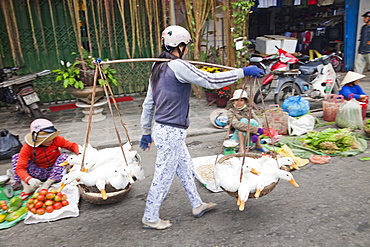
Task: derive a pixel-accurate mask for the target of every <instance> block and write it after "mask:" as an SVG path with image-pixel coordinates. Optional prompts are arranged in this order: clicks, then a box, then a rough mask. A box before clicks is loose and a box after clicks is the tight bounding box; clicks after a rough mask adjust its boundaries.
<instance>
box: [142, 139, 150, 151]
mask: <svg viewBox="0 0 370 247" xmlns="http://www.w3.org/2000/svg"><path fill="white" fill-rule="evenodd" d="M151 143H152V137H151V135H142V136H141V140H140V148H141V149H142V150H144V151H145V150H147V149H149V148H150V144H151Z"/></svg>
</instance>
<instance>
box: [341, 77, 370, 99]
mask: <svg viewBox="0 0 370 247" xmlns="http://www.w3.org/2000/svg"><path fill="white" fill-rule="evenodd" d="M364 77H365V75H362V74H359V73H356V72H353V71H348V72H347V74H346V76H345V77H344V79H343V81H342V83H341V85H342V89H341V90H340V91H339V94H340V95H343V96H344V97H345V99H347V100H348V99H350V98H351V97H353V98H355V99H356V100H358V101H365V100H367V99H368V96H367V95H366V93H365V92H364V91H363V90H362V88H361V86H360V85H358V84H359V83H360V79H362V78H364Z"/></svg>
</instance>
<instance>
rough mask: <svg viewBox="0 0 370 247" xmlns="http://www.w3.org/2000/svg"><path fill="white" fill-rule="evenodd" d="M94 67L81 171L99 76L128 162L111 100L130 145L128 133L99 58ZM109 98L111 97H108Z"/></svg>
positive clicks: (131, 182)
mask: <svg viewBox="0 0 370 247" xmlns="http://www.w3.org/2000/svg"><path fill="white" fill-rule="evenodd" d="M94 63H95V65H96V68H95V74H94V83H93V90H92V96H91V105H90V112H89V120H88V124H87V130H86V136H85V144H84V152H83V156H82V164H81V171H82V170H83V167H84V163H85V162H84V160H85V154H86V148H87V145H88V143H89V137H90V133H91V123H92V115H93V108H94V102H95V94H96V87H97V81H98V76H100V78H101V80H102V85H103V89H104V92H105V96H106V98H107V103H108V107H109V111H110V114H111V116H112V119H113V124H114V129H115V132H116V135H117V139H118V143H119V145H120V148H121V151H122V154H123V157H124V161H125V163H126V166H128V162H127V159H126V155H125V152H124V149H123V145H122V139H121V136H120V134H119V131H118V128H117V125H116V121H115V117H114V113H113V109H112V104H111V101H110V100H111V99H112V101H113V103H114V106H115V109H116V111H117V114H118V116H119V118H120V123H121V125H122V127H123V129H124V131H125V134H126V137H127V140H128V142H129V143H131V140H130V136H129V133H128V130H127V128H126V124H125V123H124V122H123V120H122V115H121V113H120V111H119V108H118V106H117V102H116V100H115V98H114V94H113V91H112V88H111V87H110V85H109V83H108V82H107V78H106V76H105V74H104V70H103V68H102V65H101V64H102V60H101V59H100V58H97V59H96V60H95V61H94ZM110 96H111V97H110ZM128 179H129V182H130V184H133V183H134V180H133V179H132V176H131V175H130V174H129V175H128Z"/></svg>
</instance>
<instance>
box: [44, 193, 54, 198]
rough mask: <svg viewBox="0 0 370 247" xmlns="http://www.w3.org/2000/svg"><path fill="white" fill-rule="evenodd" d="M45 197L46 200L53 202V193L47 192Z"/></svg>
mask: <svg viewBox="0 0 370 247" xmlns="http://www.w3.org/2000/svg"><path fill="white" fill-rule="evenodd" d="M45 197H46V199H50V200H53V199H54V197H55V194H54V193H53V192H48V193H46V195H45Z"/></svg>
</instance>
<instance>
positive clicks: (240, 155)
mask: <svg viewBox="0 0 370 247" xmlns="http://www.w3.org/2000/svg"><path fill="white" fill-rule="evenodd" d="M249 78H250V77H249ZM249 78H248V77H244V78H243V84H242V88H241V89H242V90H243V91H246V92H247V85H248V82H249V81H250V80H249V81H248V79H249ZM256 84H258V86H259V87H260V86H261V84H260V81H259V80H258V78H254V79H253V83H252V84H251V85H250V87H249V91H250V92H249V95H253V91H254V88H255V86H256ZM261 94H262V93H261ZM241 96H242V94H240V96H239V99H240V98H241ZM261 98H262V106H263V109H266V107H265V102H264V99H263V97H262V96H261ZM253 108H256V106H255V103H254V102H253V101H251V100H249V108H248V111H249V113H248V128H247V131H246V140H245V142H246V149H244V150H242V152H241V153H240V151H241V150H239V153H237V154H228V155H225V156H223V157H222V158H220V159H218V157H219V155H220V154H221V152H222V146H221V147H220V149H219V151H218V153H217V156H216V159H215V164H214V165H216V164H217V163H219V164H222V163H223V162H224V161H226V160H228V159H230V158H233V157H238V158H242V165H241V168H240V176H239V182H241V181H242V178H243V167H244V164H245V158H246V157H250V158H254V159H258V158H261V157H262V155H261V154H256V153H251V152H249V151H250V148H251V145H250V122H251V116H252V110H253ZM264 111H265V110H264ZM235 116H236V107H234V111H233V115H232V117H231V119H230V124H229V126H228V128H227V131H226V133H225V136H224V138H223V141H222V143H224V141H225V140H226V139H227V137H228V136H229V134H230V131H231V127H232V125H231V123H232V121H233V119H234V118H235ZM264 118H265V121H264V122H265V124H266V127H267V128H266V129H267V131H268V133H269V134H270V135H271V131H270V128H269V122H268V120H267V115H266V114H264ZM272 145H274V143H272ZM270 156H271V157H272V158H273V159H275V160H276V166H277V167H278V166H279V165H278V161H277V154H276V152H275V151H273V152H271V151H270ZM278 182H279V180H278V181H277V182H273V183H271V184H270V185H268V186H266V187H264V189H263V190H262V191H261V194H260V195H259V196H260V197H261V196H264V195H267V194H268V193H270V192H271V191H272V190H273V189H274V188H275V187H276V185H277V184H278ZM221 189H223V190H224V191H225V192H227V193H228V194H229V195H230V196H232V197H236V198H237V197H238V191H236V192H230V191H227V190H225V189H224V188H222V187H221ZM253 197H254V193H250V194H249V198H253Z"/></svg>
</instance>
